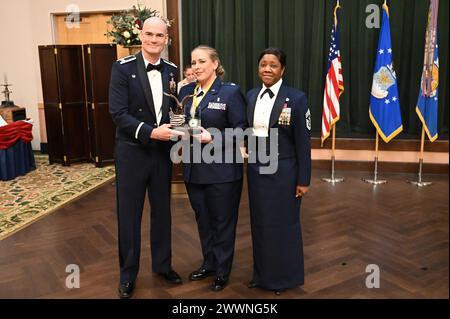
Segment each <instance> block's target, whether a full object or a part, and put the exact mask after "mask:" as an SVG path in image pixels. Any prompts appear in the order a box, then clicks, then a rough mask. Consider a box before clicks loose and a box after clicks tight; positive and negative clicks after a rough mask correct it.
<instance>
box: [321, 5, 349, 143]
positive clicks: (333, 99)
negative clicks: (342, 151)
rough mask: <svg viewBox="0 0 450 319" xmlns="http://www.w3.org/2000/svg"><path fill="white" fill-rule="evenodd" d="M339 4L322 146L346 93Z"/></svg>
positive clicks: (332, 34)
mask: <svg viewBox="0 0 450 319" xmlns="http://www.w3.org/2000/svg"><path fill="white" fill-rule="evenodd" d="M340 8H341V7H340V6H339V3H338V4H337V5H336V7H335V8H334V24H333V27H332V29H331V42H330V51H329V54H328V67H327V70H328V72H327V77H326V80H325V92H324V94H323V111H322V145H323V142H324V141H325V139H326V138H327V137H328V136H329V135H330V131H331V128H332V127H333V125H334V124H335V123H336V122H337V121H338V120H339V97H340V96H341V94H342V93H343V92H344V80H343V78H342V66H341V54H340V50H339V24H338V22H339V13H338V11H339V9H340Z"/></svg>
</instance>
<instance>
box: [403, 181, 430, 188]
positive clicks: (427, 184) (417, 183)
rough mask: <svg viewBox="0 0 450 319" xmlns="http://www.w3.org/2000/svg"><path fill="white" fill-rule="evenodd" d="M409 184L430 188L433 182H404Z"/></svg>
mask: <svg viewBox="0 0 450 319" xmlns="http://www.w3.org/2000/svg"><path fill="white" fill-rule="evenodd" d="M406 182H408V183H410V184H413V185H416V186H417V187H424V186H430V185H431V184H433V182H419V181H406Z"/></svg>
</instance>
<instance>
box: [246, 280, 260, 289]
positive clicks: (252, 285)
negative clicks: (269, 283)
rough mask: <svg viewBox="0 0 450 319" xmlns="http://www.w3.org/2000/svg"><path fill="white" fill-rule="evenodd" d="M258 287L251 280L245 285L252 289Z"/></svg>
mask: <svg viewBox="0 0 450 319" xmlns="http://www.w3.org/2000/svg"><path fill="white" fill-rule="evenodd" d="M256 287H258V284H257V283H256V282H254V281H253V280H250V282H249V283H248V284H247V288H249V289H252V288H256Z"/></svg>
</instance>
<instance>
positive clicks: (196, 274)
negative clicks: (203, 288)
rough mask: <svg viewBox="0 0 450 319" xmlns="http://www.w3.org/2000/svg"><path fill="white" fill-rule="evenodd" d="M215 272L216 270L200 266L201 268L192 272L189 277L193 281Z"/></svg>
mask: <svg viewBox="0 0 450 319" xmlns="http://www.w3.org/2000/svg"><path fill="white" fill-rule="evenodd" d="M214 273H215V271H212V270H206V269H205V268H199V269H197V270H195V271H193V272H191V274H190V275H189V279H190V280H192V281H196V280H202V279H205V278H207V277H209V276H212V275H214Z"/></svg>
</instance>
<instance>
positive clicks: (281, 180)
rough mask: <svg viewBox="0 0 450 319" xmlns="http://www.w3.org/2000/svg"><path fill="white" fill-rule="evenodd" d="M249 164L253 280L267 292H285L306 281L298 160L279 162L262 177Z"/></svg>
mask: <svg viewBox="0 0 450 319" xmlns="http://www.w3.org/2000/svg"><path fill="white" fill-rule="evenodd" d="M261 166H265V165H263V164H260V163H253V164H250V163H249V164H248V166H247V179H248V194H249V202H250V217H251V228H252V242H253V281H254V282H255V283H256V284H257V285H258V286H259V287H261V288H264V289H270V290H275V289H286V288H292V287H295V286H298V285H302V284H303V282H304V266H303V242H302V232H301V226H300V204H301V199H300V198H296V197H295V188H296V184H297V161H296V159H295V158H288V159H282V160H279V161H278V170H277V172H276V173H275V174H271V175H263V174H260V172H259V168H260V167H261Z"/></svg>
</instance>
